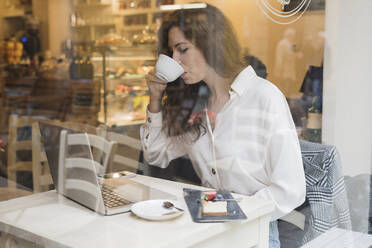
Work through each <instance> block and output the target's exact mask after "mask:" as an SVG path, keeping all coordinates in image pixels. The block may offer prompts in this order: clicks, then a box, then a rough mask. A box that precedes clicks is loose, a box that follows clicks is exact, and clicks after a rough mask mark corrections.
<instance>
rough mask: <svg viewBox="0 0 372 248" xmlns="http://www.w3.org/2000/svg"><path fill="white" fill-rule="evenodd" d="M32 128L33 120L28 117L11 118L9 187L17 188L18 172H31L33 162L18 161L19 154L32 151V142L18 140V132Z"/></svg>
mask: <svg viewBox="0 0 372 248" xmlns="http://www.w3.org/2000/svg"><path fill="white" fill-rule="evenodd" d="M27 127H28V128H31V127H32V119H31V118H28V117H22V116H21V117H19V116H17V115H10V116H9V135H8V169H7V171H8V187H9V188H16V185H17V171H31V170H32V161H31V160H28V161H18V159H17V152H19V151H27V150H28V151H31V149H32V141H31V139H27V140H21V141H20V140H18V131H19V130H20V129H21V128H27Z"/></svg>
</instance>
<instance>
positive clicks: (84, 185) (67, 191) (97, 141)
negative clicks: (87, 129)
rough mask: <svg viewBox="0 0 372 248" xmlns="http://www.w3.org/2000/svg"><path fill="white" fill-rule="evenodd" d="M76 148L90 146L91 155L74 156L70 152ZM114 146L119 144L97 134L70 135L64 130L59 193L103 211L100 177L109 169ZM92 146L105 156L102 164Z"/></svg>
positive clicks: (60, 158)
mask: <svg viewBox="0 0 372 248" xmlns="http://www.w3.org/2000/svg"><path fill="white" fill-rule="evenodd" d="M76 145H78V146H81V145H83V146H87V148H88V151H89V152H88V154H86V153H84V152H83V153H80V154H76V153H74V154H73V156H71V154H70V149H71V148H73V146H76ZM114 146H115V142H110V141H107V140H105V139H103V138H102V137H99V136H96V135H93V134H87V133H73V134H68V133H67V130H62V131H61V135H60V151H59V165H58V186H57V191H58V192H59V193H60V194H63V195H66V196H67V197H69V198H71V199H73V200H75V201H78V202H79V203H81V204H83V205H85V206H87V207H89V208H92V209H93V210H95V211H97V210H99V209H102V208H103V199H102V195H101V191H100V189H99V186H98V185H97V174H104V172H105V168H106V167H107V164H108V163H109V161H110V159H111V158H112V152H113V149H114ZM91 147H95V148H99V149H101V150H102V151H103V152H104V153H105V158H104V160H103V161H99V162H98V161H95V160H94V159H93V155H92V151H91ZM79 155H80V156H79Z"/></svg>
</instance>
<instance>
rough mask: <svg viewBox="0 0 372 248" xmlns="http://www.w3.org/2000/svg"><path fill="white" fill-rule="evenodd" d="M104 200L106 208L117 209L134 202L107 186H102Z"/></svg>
mask: <svg viewBox="0 0 372 248" xmlns="http://www.w3.org/2000/svg"><path fill="white" fill-rule="evenodd" d="M101 192H102V198H103V202H104V204H105V206H106V207H109V208H115V207H121V206H124V205H127V204H130V203H132V202H130V201H127V200H125V199H124V198H123V197H121V196H120V195H119V194H117V193H115V192H114V191H113V190H112V188H111V187H109V186H107V185H104V184H103V185H102V186H101Z"/></svg>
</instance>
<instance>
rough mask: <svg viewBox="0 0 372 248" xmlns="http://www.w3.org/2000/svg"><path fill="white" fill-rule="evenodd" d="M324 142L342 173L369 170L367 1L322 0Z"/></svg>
mask: <svg viewBox="0 0 372 248" xmlns="http://www.w3.org/2000/svg"><path fill="white" fill-rule="evenodd" d="M326 4H327V6H326V32H325V33H326V47H325V60H324V70H325V71H324V89H323V98H324V103H323V142H324V143H326V144H333V145H335V146H336V147H337V148H338V150H339V152H340V154H341V160H342V165H343V168H344V173H345V174H347V175H351V176H354V175H357V174H360V173H370V172H371V168H372V131H371V129H372V95H371V94H372V31H371V30H372V1H371V0H357V1H350V0H327V3H326Z"/></svg>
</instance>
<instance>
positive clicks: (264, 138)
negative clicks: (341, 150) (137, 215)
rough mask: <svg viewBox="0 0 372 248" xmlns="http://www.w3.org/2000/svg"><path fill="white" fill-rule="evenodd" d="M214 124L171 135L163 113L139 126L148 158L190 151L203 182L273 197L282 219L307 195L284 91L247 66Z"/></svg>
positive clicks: (165, 159)
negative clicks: (191, 135)
mask: <svg viewBox="0 0 372 248" xmlns="http://www.w3.org/2000/svg"><path fill="white" fill-rule="evenodd" d="M229 93H230V99H229V101H228V102H227V103H226V104H225V106H224V107H223V109H222V110H221V111H220V112H219V113H218V115H217V117H216V121H215V127H214V130H213V131H212V130H211V129H209V131H208V132H207V133H206V134H205V135H203V136H201V137H200V138H199V139H198V140H197V141H196V142H194V143H191V142H185V141H184V140H182V138H179V137H167V136H166V134H165V133H164V132H163V131H162V114H161V112H159V113H150V112H148V113H147V121H146V123H145V124H144V125H143V126H142V127H141V140H142V144H143V149H144V157H145V160H146V161H147V162H148V163H150V164H151V165H155V166H158V167H161V168H165V167H167V166H168V163H169V162H170V161H171V160H172V159H174V158H177V157H180V156H183V155H186V154H187V155H188V156H189V158H190V160H191V162H192V164H193V167H194V169H195V171H196V173H197V174H198V176H199V177H200V179H201V181H202V183H203V185H204V186H207V187H213V188H222V189H225V190H229V191H232V192H236V193H240V194H245V195H255V196H258V197H261V198H264V199H269V200H272V201H273V202H274V203H275V205H276V210H275V211H274V213H273V214H272V216H271V220H275V219H278V218H280V217H282V216H284V215H285V214H287V213H289V212H290V211H292V210H293V209H294V208H296V207H297V206H299V205H301V204H302V203H303V202H304V200H305V192H306V189H305V176H304V170H303V165H302V159H301V151H300V146H299V142H298V138H297V132H296V129H295V126H294V123H293V120H292V116H291V113H290V110H289V108H288V105H287V102H286V99H285V97H284V96H283V94H282V93H281V92H280V91H279V90H278V88H277V87H275V86H274V85H273V84H272V83H270V82H269V81H267V80H265V79H262V78H260V77H258V76H257V75H256V73H255V72H254V70H253V68H252V67H250V66H249V67H247V68H246V69H244V70H243V71H242V72H240V73H239V75H238V76H237V77H236V78H235V80H234V82H233V83H232V85H231V89H230V91H229Z"/></svg>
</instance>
